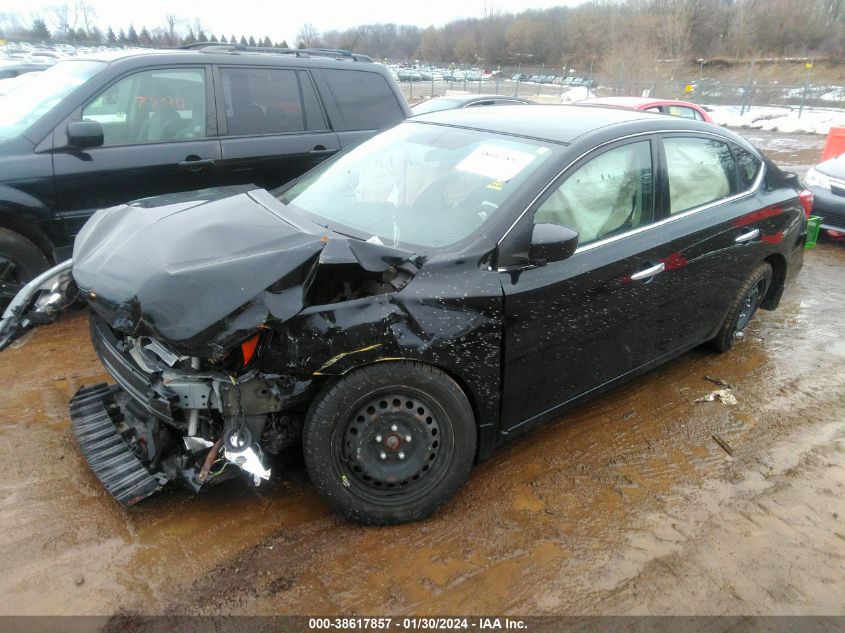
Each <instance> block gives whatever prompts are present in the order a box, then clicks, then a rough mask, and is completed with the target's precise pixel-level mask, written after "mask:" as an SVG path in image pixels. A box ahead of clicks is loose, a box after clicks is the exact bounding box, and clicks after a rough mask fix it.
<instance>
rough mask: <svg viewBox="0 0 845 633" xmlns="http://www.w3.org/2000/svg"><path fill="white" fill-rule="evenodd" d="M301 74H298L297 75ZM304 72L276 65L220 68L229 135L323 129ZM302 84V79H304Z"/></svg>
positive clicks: (311, 88)
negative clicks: (303, 84) (269, 66)
mask: <svg viewBox="0 0 845 633" xmlns="http://www.w3.org/2000/svg"><path fill="white" fill-rule="evenodd" d="M298 75H300V76H298ZM302 75H303V73H297V72H296V71H294V70H282V69H278V68H221V69H220V78H221V81H222V84H223V102H224V104H225V107H226V121H227V123H228V126H229V134H230V135H233V136H242V135H247V134H286V133H292V132H303V131H305V130H306V129H315V128H316V129H325V125H324V124H322V123H321V122H320V120H321V119H322V112H321V111H320V108H319V104H317V102H316V96H315V95H314V89H313V87H312V86H311V85H310V82H308V83H307V85H305V86H304V88H305V90H304V92H305V93H306V94H305V97H306V98H305V99H304V101H305V104H306V105H305V106H303V94H302V92H303V90H301V87H300V79H305V80H307V79H308V77H307V75H305V76H304V77H301V76H302ZM303 83H304V82H303Z"/></svg>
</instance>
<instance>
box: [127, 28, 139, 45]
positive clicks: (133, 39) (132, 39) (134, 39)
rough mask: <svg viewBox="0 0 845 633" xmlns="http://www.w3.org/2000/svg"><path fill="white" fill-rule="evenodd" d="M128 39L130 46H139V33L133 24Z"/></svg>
mask: <svg viewBox="0 0 845 633" xmlns="http://www.w3.org/2000/svg"><path fill="white" fill-rule="evenodd" d="M126 39H127V40H128V42H129V45H130V46H137V45H138V32H137V31H136V30H135V27H134V26H132V24H131V23H130V24H129V31H128V32H127V33H126Z"/></svg>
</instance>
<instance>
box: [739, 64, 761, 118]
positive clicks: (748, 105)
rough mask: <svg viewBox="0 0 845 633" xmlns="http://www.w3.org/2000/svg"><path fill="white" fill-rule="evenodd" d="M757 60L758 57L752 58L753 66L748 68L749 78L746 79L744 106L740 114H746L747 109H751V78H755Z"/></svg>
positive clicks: (743, 93) (743, 92) (743, 94)
mask: <svg viewBox="0 0 845 633" xmlns="http://www.w3.org/2000/svg"><path fill="white" fill-rule="evenodd" d="M756 61H757V60H756V59H752V60H751V66H750V67H749V69H748V79H747V80H746V81H745V88H743V91H742V108H740V110H739V116H742V115H743V114H745V113H746V111H748V112H750V111H751V103H750V99H749V93H750V92H751V80H752V79H753V78H754V62H756Z"/></svg>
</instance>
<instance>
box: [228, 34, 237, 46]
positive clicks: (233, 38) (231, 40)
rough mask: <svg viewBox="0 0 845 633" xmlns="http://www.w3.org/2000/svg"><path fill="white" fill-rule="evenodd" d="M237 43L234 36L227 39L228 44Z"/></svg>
mask: <svg viewBox="0 0 845 633" xmlns="http://www.w3.org/2000/svg"><path fill="white" fill-rule="evenodd" d="M237 43H238V40H236V39H235V36H234V35H232V37H230V38H229V44H237Z"/></svg>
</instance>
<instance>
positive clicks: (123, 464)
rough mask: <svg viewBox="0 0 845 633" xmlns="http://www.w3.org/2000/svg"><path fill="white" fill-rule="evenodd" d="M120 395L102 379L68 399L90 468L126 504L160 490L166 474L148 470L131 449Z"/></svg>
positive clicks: (71, 416)
mask: <svg viewBox="0 0 845 633" xmlns="http://www.w3.org/2000/svg"><path fill="white" fill-rule="evenodd" d="M121 395H122V392H121V390H120V389H119V388H118V387H116V386H114V385H113V386H108V385H106V384H105V383H103V384H99V385H95V386H93V387H82V388H81V389H79V391H77V392H76V395H74V396H73V398H72V399H71V401H70V419H71V422H72V424H73V432H74V434H75V435H76V439H77V441H78V442H79V448H80V450H81V451H82V454H83V455H84V456H85V459H86V460H87V461H88V465H89V466H90V467H91V470H92V471H93V472H94V474H95V475H96V476H97V479H99V480H100V483H101V484H103V487H104V488H105V489H106V490H107V491H108V492H109V494H111V496H113V497H114V498H115V499H116V500H117V501H118V503H120V505H122V506H123V507H128V506H131V505H135V504H136V503H138V502H139V501H142V500H143V499H146V498H147V497H149V496H150V495H152V494H154V493H156V492H158V491H159V490H161V488H162V486H164V484H166V483H167V481H168V479H169V478H168V477H167V475H165V474H164V473H162V472H155V471H153V470H151V469H150V468H149V467H148V466H147V465H145V464H144V463H143V462H142V461H141V459H140V458H139V455H138V453H137V450H133V448H132V445H131V443H130V442H131V435H130V429H129V428H128V426H127V425H126V420H125V415H126V414H125V413H124V411H123V410H122V409H121V407H120V406H119V404H118V398H119V397H120V396H121ZM121 427H123V428H121Z"/></svg>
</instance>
